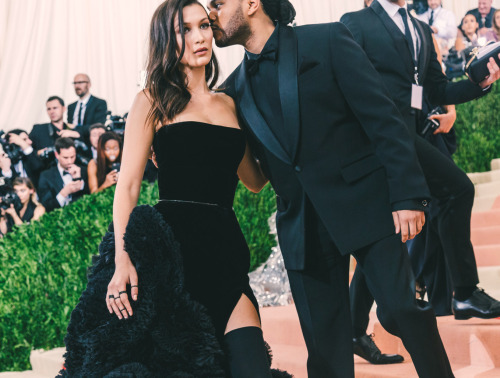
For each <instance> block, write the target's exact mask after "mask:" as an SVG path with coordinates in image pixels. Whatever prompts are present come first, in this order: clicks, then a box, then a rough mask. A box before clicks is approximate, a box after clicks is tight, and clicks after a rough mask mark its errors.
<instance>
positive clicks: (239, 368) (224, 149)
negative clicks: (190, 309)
mask: <svg viewBox="0 0 500 378" xmlns="http://www.w3.org/2000/svg"><path fill="white" fill-rule="evenodd" d="M147 72H148V79H147V84H146V89H145V90H144V91H142V92H140V93H139V94H138V95H137V97H136V99H135V101H134V104H133V106H132V109H131V111H130V113H129V116H128V119H127V126H126V131H125V138H124V149H123V157H122V169H121V172H120V180H119V181H118V184H117V188H116V193H115V199H114V207H113V219H114V231H115V245H116V255H115V263H116V269H115V273H114V275H113V278H112V279H111V282H110V283H109V285H108V291H107V294H106V305H107V307H108V310H109V312H110V313H111V314H113V313H114V314H115V315H116V316H117V317H118V318H119V319H122V318H125V319H127V318H129V317H133V316H134V312H133V310H132V305H133V302H134V301H137V300H138V298H139V297H140V295H141V277H140V276H139V277H138V275H137V271H136V268H135V267H134V264H133V263H132V261H131V259H130V257H129V256H128V254H127V252H126V251H125V248H124V242H123V235H124V233H125V228H126V226H127V223H128V220H129V215H130V214H131V212H132V210H133V208H134V207H135V206H136V204H137V199H138V195H139V190H140V185H141V178H142V172H143V171H144V167H145V165H146V162H147V160H148V155H149V152H150V148H151V146H153V149H154V153H155V156H156V161H157V164H158V169H159V174H158V184H159V189H160V201H159V203H158V204H157V205H156V206H155V208H156V209H157V210H158V211H159V212H160V213H161V214H162V216H163V217H164V219H165V221H166V222H167V224H168V225H169V226H170V227H171V228H172V231H173V234H174V236H175V239H176V240H177V242H178V243H179V245H180V250H181V254H182V260H183V268H184V285H185V288H186V291H187V292H188V293H189V294H190V296H191V298H192V299H194V300H195V301H197V302H199V303H201V304H202V305H203V306H204V307H205V308H206V309H207V312H208V314H209V316H210V318H211V320H212V322H213V325H214V327H215V334H216V336H217V338H218V339H219V340H220V341H221V343H223V344H224V345H225V346H226V348H227V354H228V362H229V370H230V375H231V376H232V377H253V378H255V377H270V376H271V371H270V368H269V362H268V360H267V356H266V353H265V348H264V341H263V337H262V331H261V329H260V318H259V313H258V305H257V302H256V300H255V297H254V295H253V293H252V290H251V288H250V286H249V282H248V275H247V273H248V270H249V265H250V264H249V262H250V260H249V250H248V246H247V245H246V242H245V239H244V237H243V234H242V232H241V230H240V228H239V225H238V222H237V220H236V217H235V214H234V212H233V210H232V203H233V198H234V193H235V189H236V185H237V182H238V178H239V179H240V180H241V181H242V182H243V183H244V184H245V185H246V186H247V187H248V188H249V189H250V190H252V191H254V192H258V191H260V190H261V189H262V187H263V186H264V185H265V184H266V182H267V179H266V178H265V177H264V176H263V174H262V172H261V170H260V168H259V166H258V164H257V163H256V162H255V160H254V159H253V157H252V155H251V153H250V150H249V148H248V147H247V145H246V141H245V136H244V133H243V132H242V130H240V129H239V126H238V118H237V115H236V110H235V106H234V103H233V101H232V99H230V98H229V97H227V96H226V95H225V94H222V93H216V92H213V91H212V90H211V88H212V87H213V85H214V84H215V82H216V80H217V72H218V69H217V61H216V59H215V56H214V55H213V53H212V30H211V27H210V22H209V19H208V15H207V13H206V11H205V9H204V8H203V7H202V6H201V4H200V3H198V2H197V1H195V0H167V1H165V2H164V3H163V4H162V5H160V7H159V8H158V9H157V10H156V12H155V14H154V16H153V20H152V23H151V32H150V47H149V61H148V68H147ZM209 79H212V80H211V84H210V85H209V84H208V83H207V81H208V80H209ZM127 285H130V287H131V291H127ZM130 297H131V298H130Z"/></svg>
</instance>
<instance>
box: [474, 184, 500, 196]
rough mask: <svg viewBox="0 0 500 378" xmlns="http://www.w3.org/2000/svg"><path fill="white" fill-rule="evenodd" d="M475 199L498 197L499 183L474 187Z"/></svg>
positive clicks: (499, 191) (499, 192)
mask: <svg viewBox="0 0 500 378" xmlns="http://www.w3.org/2000/svg"><path fill="white" fill-rule="evenodd" d="M475 189H476V193H475V195H476V197H479V198H480V197H489V196H498V195H500V181H492V182H485V183H482V184H477V185H476V186H475Z"/></svg>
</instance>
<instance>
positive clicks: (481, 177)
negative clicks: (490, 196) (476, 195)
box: [467, 170, 500, 185]
mask: <svg viewBox="0 0 500 378" xmlns="http://www.w3.org/2000/svg"><path fill="white" fill-rule="evenodd" d="M467 176H469V178H470V180H471V181H472V182H473V183H474V185H476V184H484V183H486V182H493V181H500V170H494V171H488V172H477V173H468V174H467Z"/></svg>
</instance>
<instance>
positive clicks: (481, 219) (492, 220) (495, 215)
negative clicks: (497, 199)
mask: <svg viewBox="0 0 500 378" xmlns="http://www.w3.org/2000/svg"><path fill="white" fill-rule="evenodd" d="M490 226H500V209H498V210H489V211H478V212H475V213H472V217H471V228H478V227H490Z"/></svg>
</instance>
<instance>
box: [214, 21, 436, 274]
mask: <svg viewBox="0 0 500 378" xmlns="http://www.w3.org/2000/svg"><path fill="white" fill-rule="evenodd" d="M278 72H279V75H278V76H279V79H278V82H279V93H280V100H281V105H282V113H283V119H284V124H285V126H286V129H287V134H289V135H288V136H285V135H274V134H273V132H271V129H270V128H269V126H268V125H267V124H266V122H265V121H264V118H263V116H262V114H260V112H259V110H258V109H257V107H256V104H255V101H254V98H253V94H252V89H251V88H250V85H249V84H248V83H249V82H248V77H247V75H248V74H247V60H246V58H245V59H244V60H243V62H242V63H241V65H240V66H239V67H237V68H236V70H235V71H234V72H233V73H232V74H231V75H230V77H229V78H228V79H227V81H226V83H225V84H224V85H223V86H224V88H225V89H224V90H225V91H226V93H227V94H228V95H230V96H231V97H233V98H234V100H235V102H236V105H237V108H238V111H239V114H240V117H241V118H242V124H243V127H244V128H245V129H246V131H247V134H248V138H249V142H250V143H251V146H252V147H253V151H254V153H255V155H256V156H257V157H258V158H259V159H260V161H261V164H262V166H263V169H264V171H265V173H266V175H267V176H268V177H269V179H270V181H271V183H272V185H273V187H274V189H275V191H276V193H277V208H278V214H277V227H278V236H279V241H280V246H281V249H282V251H283V255H284V257H285V265H286V267H287V268H288V269H292V270H300V269H303V268H304V259H305V252H306V239H308V238H312V233H311V231H312V230H309V229H308V227H307V225H306V224H305V219H306V212H307V211H308V209H307V207H308V206H307V205H306V204H307V203H308V199H309V201H310V202H311V203H312V206H313V207H314V209H315V210H316V212H317V214H318V215H319V217H320V218H321V221H322V222H323V224H324V225H325V227H326V228H327V230H328V232H329V234H330V235H331V237H332V239H333V241H334V242H335V244H336V246H337V247H338V248H339V250H340V252H341V253H342V254H347V253H350V252H353V251H355V250H357V249H359V248H361V247H363V246H366V245H369V244H371V243H373V242H375V241H377V240H380V239H382V238H383V237H386V236H389V235H391V234H394V223H393V219H392V215H391V212H392V210H393V206H394V205H395V204H397V203H401V202H402V201H407V200H415V199H422V198H428V197H429V192H428V189H427V185H426V182H425V179H424V177H423V174H422V172H421V169H420V166H419V164H418V162H417V156H416V153H415V150H414V143H413V140H412V139H411V137H410V135H409V133H408V130H407V128H406V127H405V125H404V123H403V120H402V119H401V116H400V115H399V113H398V111H397V109H396V107H395V106H394V103H393V102H392V101H391V100H390V99H389V96H388V93H387V92H386V90H385V89H384V86H383V84H382V83H381V80H380V76H379V75H378V73H377V72H376V71H375V69H374V68H373V66H372V65H371V64H370V62H369V60H368V58H367V57H366V55H365V53H364V52H363V50H362V49H361V48H360V47H359V45H358V44H357V43H356V42H355V41H354V39H353V38H352V35H351V34H350V33H349V31H348V30H347V28H346V27H345V26H344V25H342V24H340V23H330V24H323V25H307V26H301V27H297V28H291V27H281V29H280V31H279V56H278ZM265 84H266V83H262V85H263V88H266V85H265ZM290 140H291V141H292V142H291V143H292V146H291V148H285V147H290V146H286V143H287V141H290ZM286 151H291V152H288V153H287V152H286Z"/></svg>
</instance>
